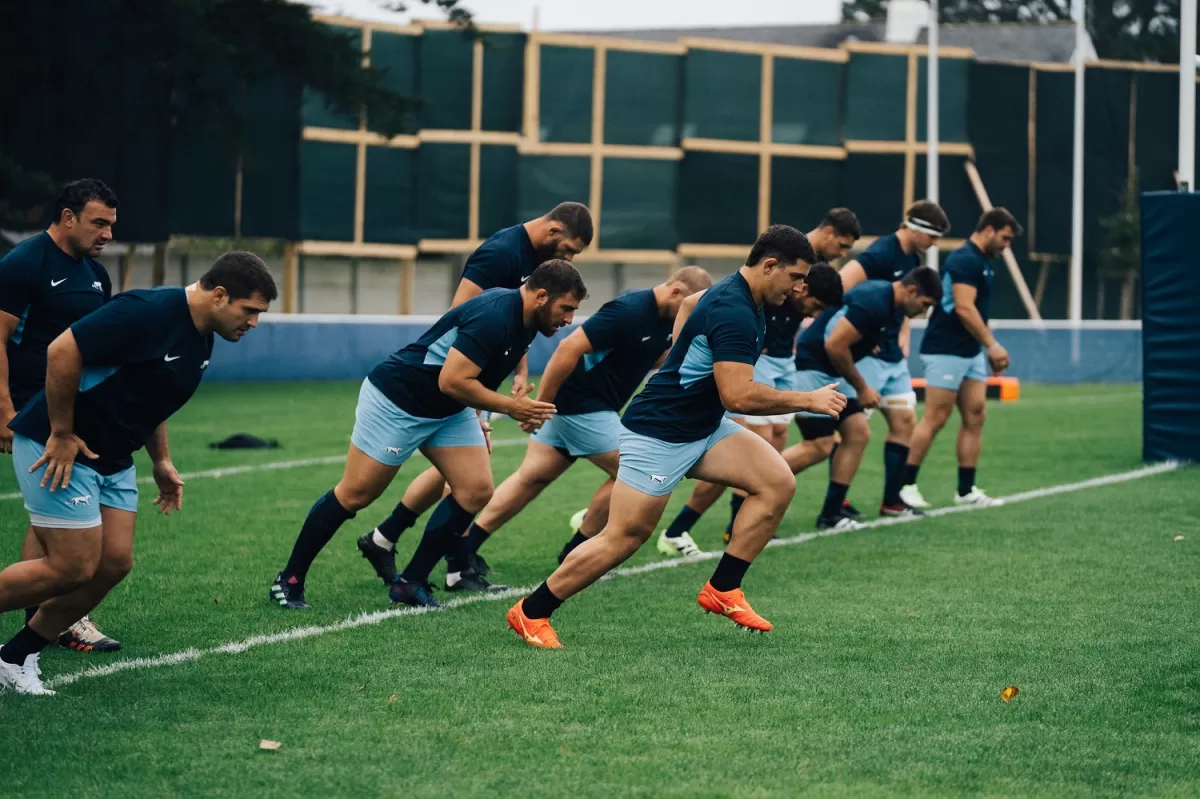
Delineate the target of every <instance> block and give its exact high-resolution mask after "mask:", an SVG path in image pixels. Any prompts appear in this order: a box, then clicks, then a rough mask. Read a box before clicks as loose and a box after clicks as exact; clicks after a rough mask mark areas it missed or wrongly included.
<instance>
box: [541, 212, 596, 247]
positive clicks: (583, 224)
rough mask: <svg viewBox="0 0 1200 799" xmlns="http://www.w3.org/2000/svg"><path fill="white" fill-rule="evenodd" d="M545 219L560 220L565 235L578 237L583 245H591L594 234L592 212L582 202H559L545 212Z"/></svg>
mask: <svg viewBox="0 0 1200 799" xmlns="http://www.w3.org/2000/svg"><path fill="white" fill-rule="evenodd" d="M546 219H549V220H551V221H553V222H561V223H562V226H563V227H565V228H566V229H567V236H569V237H570V238H573V239H579V240H580V241H582V242H583V246H584V247H589V246H591V243H592V236H593V234H594V230H593V228H592V212H591V211H589V210H588V207H587V206H586V205H584V204H583V203H559V204H558V205H556V206H554V208H553V209H551V211H550V213H548V214H546Z"/></svg>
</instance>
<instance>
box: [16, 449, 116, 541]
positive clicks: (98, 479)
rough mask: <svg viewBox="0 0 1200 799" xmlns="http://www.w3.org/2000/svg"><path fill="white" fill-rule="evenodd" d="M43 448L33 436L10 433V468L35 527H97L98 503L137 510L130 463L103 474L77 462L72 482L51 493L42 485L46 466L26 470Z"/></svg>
mask: <svg viewBox="0 0 1200 799" xmlns="http://www.w3.org/2000/svg"><path fill="white" fill-rule="evenodd" d="M45 451H46V448H45V446H44V445H42V444H39V443H37V442H36V441H33V440H32V439H28V438H25V436H22V435H16V436H13V468H14V469H16V471H17V484H18V485H20V487H21V496H23V497H24V498H25V510H27V511H29V520H30V521H31V522H33V524H34V525H35V526H37V527H55V528H60V529H65V530H86V529H88V528H89V527H99V526H100V506H101V505H103V506H105V507H108V508H116V509H117V510H127V511H129V512H131V513H137V503H138V488H137V476H136V475H135V474H134V470H133V467H132V466H130V467H129V468H128V469H124V470H122V471H120V472H117V473H116V474H108V475H105V474H100V473H99V472H97V471H96V470H95V469H92V468H90V467H88V466H84V465H83V464H82V463H76V464H75V466H74V468H72V469H71V482H70V483H69V484H68V485H67V486H66V488H59V489H58V490H57V491H55V492H54V493H53V494H52V493H50V487H49V486H47V487H46V488H42V486H41V482H42V477H43V476H44V475H45V474H46V467H45V466H42V467H41V468H39V469H38V470H37V471H36V472H33V473H32V474H31V473H30V472H29V467H30V466H32V465H33V464H34V463H36V462H37V459H38V458H40V457H42V453H43V452H45Z"/></svg>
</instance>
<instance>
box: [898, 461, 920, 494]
mask: <svg viewBox="0 0 1200 799" xmlns="http://www.w3.org/2000/svg"><path fill="white" fill-rule="evenodd" d="M919 471H921V464H919V463H918V464H917V465H915V466H914V465H913V464H911V463H906V464H904V476H903V477H901V478H900V483H901V486H900V487H901V488H903V487H904V486H913V485H916V484H917V472H919Z"/></svg>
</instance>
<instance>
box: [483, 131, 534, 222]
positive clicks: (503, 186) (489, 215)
mask: <svg viewBox="0 0 1200 799" xmlns="http://www.w3.org/2000/svg"><path fill="white" fill-rule="evenodd" d="M479 158H480V160H479V235H480V236H481V237H482V238H487V237H488V236H490V235H491V234H493V233H495V232H496V231H497V230H500V229H501V228H506V227H512V226H513V225H515V224H517V223H518V222H523V221H525V220H524V218H522V217H520V216H518V209H517V203H516V202H515V201H516V198H517V174H518V167H519V164H520V156H519V155H517V148H516V147H510V146H507V145H501V144H485V145H483V146H482V147H481V148H480V154H479ZM546 210H547V211H548V210H549V209H548V208H547V209H546ZM542 213H545V211H542ZM530 218H532V217H530Z"/></svg>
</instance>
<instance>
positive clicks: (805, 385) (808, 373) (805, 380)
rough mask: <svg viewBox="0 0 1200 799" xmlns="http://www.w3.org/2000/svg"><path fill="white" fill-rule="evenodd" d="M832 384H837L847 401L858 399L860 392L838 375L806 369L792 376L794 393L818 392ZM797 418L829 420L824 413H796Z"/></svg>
mask: <svg viewBox="0 0 1200 799" xmlns="http://www.w3.org/2000/svg"><path fill="white" fill-rule="evenodd" d="M830 383H837V384H838V385H837V390H838V392H839V393H841V394H844V395H846V399H855V398H856V397H858V392H857V391H855V390H854V386H852V385H850V383H849V381H847V380H846V379H845V378H842V377H838V376H836V375H831V374H827V373H825V372H821V371H818V370H816V369H804V370H802V371H799V372H796V374H795V375H793V376H792V390H793V391H816V390H817V389H819V388H825V386H827V385H829V384H830ZM796 416H799V417H800V418H801V419H828V418H829V417H828V416H826V415H825V414H823V413H809V412H808V411H796Z"/></svg>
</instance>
